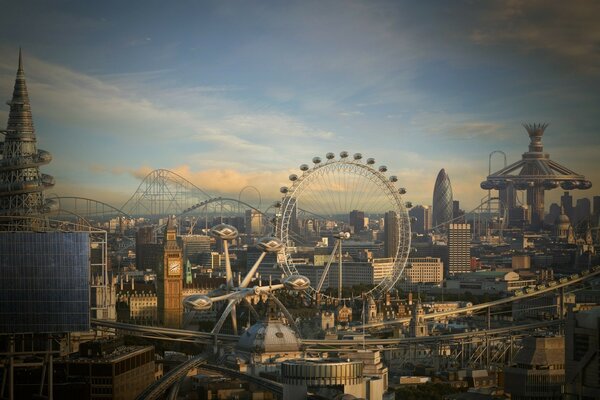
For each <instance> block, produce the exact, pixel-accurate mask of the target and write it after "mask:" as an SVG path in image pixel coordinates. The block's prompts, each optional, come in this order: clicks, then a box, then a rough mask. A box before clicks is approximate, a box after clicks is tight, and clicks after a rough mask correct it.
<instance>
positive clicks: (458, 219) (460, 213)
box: [452, 200, 465, 224]
mask: <svg viewBox="0 0 600 400" xmlns="http://www.w3.org/2000/svg"><path fill="white" fill-rule="evenodd" d="M452 220H453V222H454V223H456V224H464V223H465V210H461V209H460V201H458V200H454V201H452Z"/></svg>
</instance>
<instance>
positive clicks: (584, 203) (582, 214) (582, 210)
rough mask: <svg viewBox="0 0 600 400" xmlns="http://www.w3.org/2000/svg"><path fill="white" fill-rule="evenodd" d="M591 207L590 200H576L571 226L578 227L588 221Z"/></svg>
mask: <svg viewBox="0 0 600 400" xmlns="http://www.w3.org/2000/svg"><path fill="white" fill-rule="evenodd" d="M591 208H592V205H591V203H590V199H586V198H583V199H578V200H577V203H576V205H575V218H574V222H573V225H574V226H575V225H578V224H579V223H580V222H582V221H584V220H586V219H588V218H589V217H590V214H591Z"/></svg>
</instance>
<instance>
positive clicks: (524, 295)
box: [352, 266, 600, 330]
mask: <svg viewBox="0 0 600 400" xmlns="http://www.w3.org/2000/svg"><path fill="white" fill-rule="evenodd" d="M599 274H600V266H595V267H593V268H590V269H587V270H584V271H582V272H581V273H579V274H573V275H571V276H569V277H565V278H561V279H560V280H555V281H550V282H547V283H545V284H541V285H538V286H536V287H535V288H534V287H530V288H527V289H525V290H524V291H517V292H515V295H514V296H509V297H505V298H503V299H499V300H494V301H490V302H487V303H480V304H474V305H472V306H469V307H460V308H457V309H455V310H450V311H441V312H437V313H430V314H425V315H424V318H425V319H426V320H431V319H434V320H435V319H441V318H445V317H450V316H454V315H460V314H467V313H472V312H474V311H479V310H484V309H486V308H490V307H495V306H499V305H503V304H508V303H512V302H514V301H519V300H524V299H528V298H531V297H536V296H540V295H543V294H547V293H551V292H553V291H555V290H556V289H562V288H564V287H567V286H570V285H574V284H577V283H581V282H583V281H584V280H586V279H588V278H591V277H593V276H597V275H599ZM408 322H410V317H405V318H397V319H394V320H390V321H383V322H374V323H370V324H364V325H358V326H355V327H353V328H352V329H354V330H362V329H363V328H364V329H368V328H378V327H382V326H388V325H396V324H406V323H408Z"/></svg>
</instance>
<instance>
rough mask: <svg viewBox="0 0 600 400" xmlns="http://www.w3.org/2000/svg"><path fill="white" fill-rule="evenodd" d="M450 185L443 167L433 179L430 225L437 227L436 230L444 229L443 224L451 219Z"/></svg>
mask: <svg viewBox="0 0 600 400" xmlns="http://www.w3.org/2000/svg"><path fill="white" fill-rule="evenodd" d="M452 201H453V199H452V186H451V185H450V177H448V174H446V170H445V169H443V168H442V169H441V170H440V172H439V173H438V176H437V179H436V180H435V186H434V187H433V203H432V204H433V215H432V226H433V228H436V227H437V230H440V229H442V230H443V229H445V228H444V226H441V225H443V224H448V223H449V221H450V220H452V212H453V203H452Z"/></svg>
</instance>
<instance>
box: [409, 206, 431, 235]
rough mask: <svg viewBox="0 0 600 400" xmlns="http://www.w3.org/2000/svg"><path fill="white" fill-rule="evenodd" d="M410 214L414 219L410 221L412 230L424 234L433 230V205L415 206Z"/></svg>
mask: <svg viewBox="0 0 600 400" xmlns="http://www.w3.org/2000/svg"><path fill="white" fill-rule="evenodd" d="M408 215H409V216H410V217H411V218H412V219H413V220H412V221H411V223H410V227H411V231H412V232H416V233H420V234H424V233H427V232H429V231H430V230H431V207H429V206H415V207H413V208H411V209H410V210H409V211H408Z"/></svg>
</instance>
